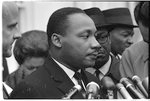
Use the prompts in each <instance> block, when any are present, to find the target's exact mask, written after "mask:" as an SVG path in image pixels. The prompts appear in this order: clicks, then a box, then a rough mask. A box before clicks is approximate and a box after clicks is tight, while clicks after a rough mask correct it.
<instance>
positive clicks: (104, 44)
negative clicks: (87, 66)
mask: <svg viewBox="0 0 150 101" xmlns="http://www.w3.org/2000/svg"><path fill="white" fill-rule="evenodd" d="M96 38H97V40H98V42H99V44H100V45H101V48H100V49H99V53H98V57H97V60H96V63H95V65H96V67H101V66H103V65H104V64H105V63H106V62H107V61H108V60H109V54H110V51H111V50H110V48H111V46H110V44H111V41H110V36H109V33H108V31H107V30H106V29H99V30H98V31H97V32H96Z"/></svg>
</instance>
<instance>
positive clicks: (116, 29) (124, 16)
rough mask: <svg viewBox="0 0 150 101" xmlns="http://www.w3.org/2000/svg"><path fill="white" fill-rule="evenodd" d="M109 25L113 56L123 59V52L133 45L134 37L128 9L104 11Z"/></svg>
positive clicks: (133, 26)
mask: <svg viewBox="0 0 150 101" xmlns="http://www.w3.org/2000/svg"><path fill="white" fill-rule="evenodd" d="M102 12H103V14H104V16H105V18H106V21H107V23H109V24H111V29H110V32H109V33H110V40H111V54H112V55H114V56H116V57H117V58H118V59H121V55H122V53H123V51H124V50H125V49H126V48H128V47H129V46H131V45H132V44H133V40H132V36H133V35H134V32H133V28H135V27H137V26H135V25H133V23H132V18H131V14H130V11H129V9H128V8H113V9H107V10H103V11H102Z"/></svg>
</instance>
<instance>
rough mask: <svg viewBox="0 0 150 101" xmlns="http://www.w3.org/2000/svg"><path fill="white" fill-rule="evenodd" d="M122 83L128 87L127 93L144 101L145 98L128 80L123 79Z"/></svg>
mask: <svg viewBox="0 0 150 101" xmlns="http://www.w3.org/2000/svg"><path fill="white" fill-rule="evenodd" d="M120 82H121V83H122V84H123V85H124V86H125V87H126V89H127V91H128V92H129V93H130V94H132V95H133V97H134V98H135V99H144V98H145V97H144V96H143V95H142V94H141V93H139V92H138V91H137V90H136V89H135V87H134V86H133V85H132V84H131V83H130V82H129V80H128V79H127V78H122V79H121V80H120Z"/></svg>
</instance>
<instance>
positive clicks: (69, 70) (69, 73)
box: [52, 58, 75, 79]
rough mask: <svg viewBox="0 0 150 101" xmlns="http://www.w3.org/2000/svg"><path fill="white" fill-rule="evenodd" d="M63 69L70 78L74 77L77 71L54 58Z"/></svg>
mask: <svg viewBox="0 0 150 101" xmlns="http://www.w3.org/2000/svg"><path fill="white" fill-rule="evenodd" d="M52 59H53V60H54V61H55V62H56V63H57V64H58V65H59V66H60V67H61V68H62V69H63V70H64V72H65V73H66V74H67V75H68V76H69V78H70V79H72V78H73V76H74V74H75V72H74V71H73V70H71V69H69V68H67V67H66V66H64V65H63V64H61V63H59V62H58V61H56V60H55V59H54V58H52Z"/></svg>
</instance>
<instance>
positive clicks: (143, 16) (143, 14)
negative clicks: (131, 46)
mask: <svg viewBox="0 0 150 101" xmlns="http://www.w3.org/2000/svg"><path fill="white" fill-rule="evenodd" d="M134 16H135V20H136V22H137V24H138V22H139V21H141V22H142V24H143V25H144V26H147V27H148V26H149V2H148V1H147V2H146V1H141V2H139V3H138V4H137V6H136V7H135V9H134Z"/></svg>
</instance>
